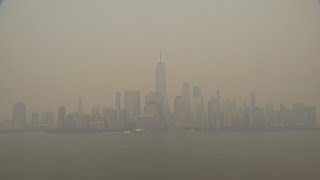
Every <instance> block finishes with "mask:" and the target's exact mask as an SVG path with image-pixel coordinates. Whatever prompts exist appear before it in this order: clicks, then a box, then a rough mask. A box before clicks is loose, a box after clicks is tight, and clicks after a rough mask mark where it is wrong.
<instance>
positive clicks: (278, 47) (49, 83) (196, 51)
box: [0, 0, 320, 120]
mask: <svg viewBox="0 0 320 180" xmlns="http://www.w3.org/2000/svg"><path fill="white" fill-rule="evenodd" d="M160 49H163V51H164V57H165V63H166V66H167V87H168V90H167V91H168V95H169V98H170V103H172V102H173V98H174V96H176V95H178V94H179V93H180V87H181V86H182V83H183V82H184V81H187V82H189V83H190V84H192V85H200V86H201V88H202V91H203V94H204V96H205V97H209V96H212V95H215V91H216V89H220V90H221V94H222V96H224V97H227V96H229V97H231V98H235V99H237V100H239V101H240V102H243V101H244V100H245V99H247V98H248V97H249V93H250V91H254V92H255V93H256V99H257V104H258V105H261V106H264V104H265V103H274V104H277V106H278V104H280V103H283V104H286V105H288V106H289V105H290V104H292V103H295V102H301V101H302V102H305V103H308V104H311V105H316V106H317V107H318V109H319V107H320V81H319V77H320V6H319V3H318V2H317V0H202V1H201V0H200V1H199V0H161V1H159V0H157V1H156V0H134V1H133V0H90V1H89V0H68V1H66V0H27V1H26V0H4V1H3V3H2V5H1V6H0V119H2V120H5V119H11V118H12V105H13V104H14V103H15V102H17V101H23V102H24V103H26V104H27V106H28V115H27V117H28V119H30V112H32V111H36V112H42V111H55V112H57V109H58V106H60V105H66V106H67V108H68V110H69V111H75V110H76V101H77V97H78V96H79V95H81V96H83V99H84V103H85V110H86V111H90V109H91V107H93V106H98V107H102V106H111V105H113V101H114V92H115V91H123V90H141V91H142V100H144V95H145V94H146V93H148V92H149V91H152V90H153V89H154V80H155V64H156V63H157V62H158V59H159V50H160ZM318 115H319V116H320V113H319V111H318ZM318 119H319V118H318Z"/></svg>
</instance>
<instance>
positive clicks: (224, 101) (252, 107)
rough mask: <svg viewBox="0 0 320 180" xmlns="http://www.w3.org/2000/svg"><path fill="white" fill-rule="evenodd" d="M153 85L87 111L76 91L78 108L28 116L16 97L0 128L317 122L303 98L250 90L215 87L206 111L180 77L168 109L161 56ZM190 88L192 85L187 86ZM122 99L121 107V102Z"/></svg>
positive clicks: (197, 90) (197, 126)
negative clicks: (232, 92) (234, 93)
mask: <svg viewBox="0 0 320 180" xmlns="http://www.w3.org/2000/svg"><path fill="white" fill-rule="evenodd" d="M155 74H156V78H155V91H154V92H152V91H151V92H149V94H148V95H146V96H145V103H144V105H143V104H141V99H142V98H141V91H137V90H135V91H132V90H125V91H124V93H123V94H124V95H123V96H124V98H123V102H122V101H121V95H122V93H121V92H119V91H117V92H115V93H114V97H115V98H114V105H113V106H111V107H110V106H109V107H107V106H103V107H99V106H94V107H91V108H90V109H91V114H90V113H87V112H88V111H87V112H85V111H84V104H83V100H82V97H81V96H79V97H78V102H77V111H74V112H71V111H69V112H68V113H67V110H66V107H65V106H64V105H62V106H60V107H59V109H58V117H57V118H55V116H54V114H55V113H54V112H42V113H41V119H40V118H39V113H38V112H32V114H31V119H30V123H28V122H27V118H26V117H27V112H26V105H25V104H24V103H22V102H17V103H16V104H14V106H13V117H12V120H7V121H3V122H2V123H1V128H4V129H15V130H23V129H53V128H58V129H100V130H124V129H134V128H142V129H147V130H156V129H215V130H218V129H230V128H232V129H242V128H254V129H268V128H317V127H318V126H319V124H318V123H317V116H316V111H317V110H316V109H317V108H316V107H315V106H310V105H307V104H305V103H303V102H298V103H295V104H292V107H289V108H288V107H286V106H285V105H283V104H280V105H279V109H278V108H275V106H274V105H273V104H265V106H263V107H259V106H258V105H257V103H256V94H255V92H251V93H250V101H249V102H247V101H245V102H244V103H243V104H241V102H237V101H236V100H234V99H230V98H229V97H226V98H223V97H221V92H220V90H219V89H218V90H217V91H216V96H214V95H213V96H211V97H210V99H209V100H208V101H207V111H205V110H204V109H205V105H204V104H205V103H204V101H203V96H202V89H201V87H200V86H193V88H191V87H190V84H189V83H187V82H184V83H183V84H182V87H181V93H180V95H177V96H176V97H175V98H174V103H173V111H172V112H171V110H170V109H169V106H170V104H168V99H167V97H166V70H165V64H164V63H163V62H162V59H161V53H160V62H159V63H157V64H156V70H155ZM191 89H192V91H191ZM122 103H123V107H122V106H121V104H122Z"/></svg>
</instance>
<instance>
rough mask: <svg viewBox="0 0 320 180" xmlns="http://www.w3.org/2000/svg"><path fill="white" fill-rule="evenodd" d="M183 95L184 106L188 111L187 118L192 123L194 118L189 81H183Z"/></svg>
mask: <svg viewBox="0 0 320 180" xmlns="http://www.w3.org/2000/svg"><path fill="white" fill-rule="evenodd" d="M181 96H182V97H183V99H184V106H185V110H186V112H187V117H186V120H187V121H188V122H189V123H190V121H191V120H192V112H191V98H190V89H189V83H183V86H182V88H181Z"/></svg>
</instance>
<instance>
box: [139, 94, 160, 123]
mask: <svg viewBox="0 0 320 180" xmlns="http://www.w3.org/2000/svg"><path fill="white" fill-rule="evenodd" d="M144 115H150V116H151V117H149V119H152V121H154V123H153V124H154V128H158V129H159V128H163V127H164V122H163V120H164V118H163V115H164V112H163V104H162V97H161V94H160V93H153V92H150V93H149V94H148V95H146V97H145V108H144ZM144 117H146V116H144Z"/></svg>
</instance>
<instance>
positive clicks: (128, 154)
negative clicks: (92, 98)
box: [0, 131, 320, 180]
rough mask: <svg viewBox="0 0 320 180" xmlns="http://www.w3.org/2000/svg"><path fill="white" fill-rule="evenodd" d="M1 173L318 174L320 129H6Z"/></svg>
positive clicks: (62, 177)
mask: <svg viewBox="0 0 320 180" xmlns="http://www.w3.org/2000/svg"><path fill="white" fill-rule="evenodd" d="M0 179H1V180H100V179H101V180H102V179H103V180H113V179H115V180H117V179H128V180H129V179H130V180H142V179H147V180H153V179H155V180H156V179H159V180H180V179H181V180H186V179H194V180H202V179H203V180H207V179H208V180H209V179H210V180H225V179H226V180H227V179H230V180H239V179H241V180H242V179H243V180H251V179H252V180H278V179H279V180H285V179H288V180H293V179H297V180H308V179H316V180H319V179H320V132H319V131H281V132H280V131H279V132H220V133H214V132H190V131H185V132H161V133H155V132H154V133H152V132H150V133H142V134H134V133H132V134H124V133H97V134H45V133H20V134H10V133H9V134H1V135H0Z"/></svg>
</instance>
